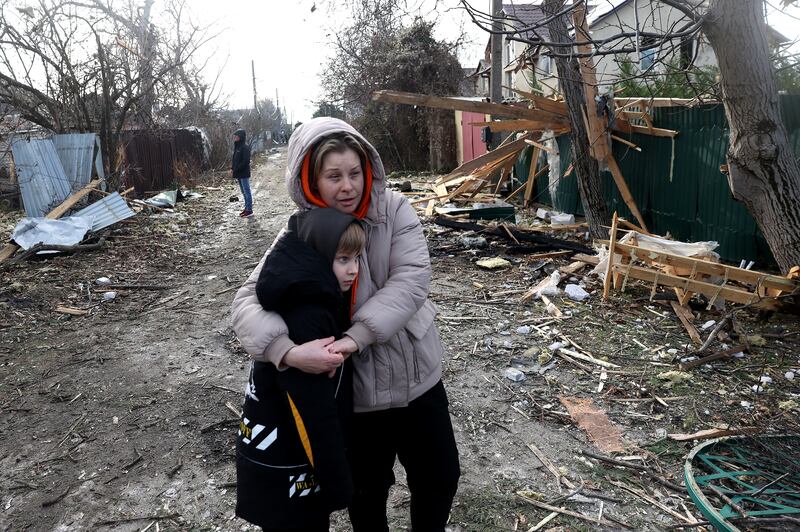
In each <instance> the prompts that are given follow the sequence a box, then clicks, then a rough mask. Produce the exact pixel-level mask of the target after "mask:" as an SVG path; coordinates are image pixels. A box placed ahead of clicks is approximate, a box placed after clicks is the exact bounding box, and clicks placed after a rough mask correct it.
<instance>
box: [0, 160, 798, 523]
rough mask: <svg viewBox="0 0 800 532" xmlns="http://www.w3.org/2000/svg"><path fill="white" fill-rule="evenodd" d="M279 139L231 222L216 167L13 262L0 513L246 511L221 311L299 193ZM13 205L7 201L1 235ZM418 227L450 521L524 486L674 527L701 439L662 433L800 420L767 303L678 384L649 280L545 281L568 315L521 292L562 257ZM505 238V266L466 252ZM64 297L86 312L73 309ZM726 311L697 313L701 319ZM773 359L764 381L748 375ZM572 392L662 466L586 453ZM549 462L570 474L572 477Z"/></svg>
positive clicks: (791, 337) (498, 518)
mask: <svg viewBox="0 0 800 532" xmlns="http://www.w3.org/2000/svg"><path fill="white" fill-rule="evenodd" d="M284 157H285V152H283V151H282V152H280V153H279V154H275V155H272V156H270V158H267V159H262V160H261V161H260V163H259V164H258V165H257V167H256V170H255V172H254V178H253V189H254V196H255V212H256V216H255V217H254V218H250V219H247V220H243V219H240V218H238V216H237V214H238V212H239V211H240V210H241V208H242V203H241V202H229V197H230V196H232V195H236V196H238V195H239V192H238V188H237V187H236V185H235V183H233V182H231V181H230V180H228V179H226V178H225V177H224V176H223V175H221V174H212V175H208V176H204V177H203V178H202V179H201V180H200V181H198V187H197V188H196V190H197V191H199V192H201V193H203V194H204V195H205V197H204V198H200V199H195V200H191V201H188V202H185V203H180V204H179V205H178V206H177V208H176V209H175V213H164V212H155V213H140V214H139V215H137V216H136V217H134V218H132V219H130V220H127V221H124V222H122V223H120V224H117V225H115V226H114V227H113V228H112V230H111V231H110V234H109V235H108V237H107V240H106V246H105V247H104V248H103V249H102V250H99V251H94V252H87V253H82V254H77V255H73V256H62V257H55V258H50V259H47V260H39V261H35V262H25V263H21V264H16V265H13V266H11V267H9V268H6V269H5V270H4V271H0V426H2V429H1V430H0V497H2V498H1V499H0V528H2V529H4V530H89V529H91V530H114V531H134V530H144V529H148V530H151V531H152V530H190V529H191V530H252V529H254V527H251V526H249V525H248V524H247V523H245V522H244V521H242V520H240V519H237V518H236V517H235V516H234V515H233V509H234V505H235V471H234V438H235V431H236V428H235V427H236V419H235V417H234V414H233V413H232V412H231V409H230V408H229V407H227V406H226V403H229V404H230V405H231V406H233V408H234V409H235V408H237V407H238V406H239V404H240V401H241V398H242V394H241V390H243V386H244V383H245V380H246V375H247V363H248V357H247V355H246V354H245V353H244V352H243V351H242V349H241V347H240V346H239V344H238V342H237V340H236V337H235V335H234V334H233V332H232V330H231V328H230V319H229V311H230V302H231V300H232V298H233V294H234V292H235V290H236V288H238V286H239V285H240V284H241V283H242V282H243V281H244V279H245V278H246V277H247V276H248V274H249V273H250V271H251V270H252V268H253V267H254V266H255V264H256V263H257V262H258V260H259V258H260V256H261V254H262V253H263V251H264V250H265V249H266V247H267V246H268V245H269V243H270V242H271V241H272V239H273V238H274V236H275V234H276V233H277V232H278V230H279V229H280V228H281V227H282V226H284V225H285V223H286V220H287V218H288V216H289V214H290V213H291V211H292V205H291V203H290V201H289V199H288V196H287V194H286V191H285V187H284V184H283V172H284ZM11 218H13V216H11V217H9V216H6V217H5V218H4V220H5V223H6V226H8V227H5V229H6V231H5V232H4V233H3V235H2V236H3V237H5V236H6V235H7V234H8V232H9V231H10V226H13V223H12V222H9V220H10V219H11ZM425 230H426V234H427V235H428V238H429V245H430V249H431V255H432V262H433V267H434V281H433V285H432V288H431V297H432V298H433V300H434V301H435V302H436V304H437V305H438V306H439V308H440V311H441V314H440V316H439V321H438V323H439V326H440V329H441V331H442V336H443V339H444V341H445V344H446V347H447V354H446V359H445V363H444V366H445V374H444V380H445V384H446V386H447V389H448V392H449V395H450V400H451V412H452V416H453V422H454V425H455V430H456V437H457V441H458V444H459V450H460V454H461V463H462V471H463V476H462V480H461V483H460V487H459V492H458V495H457V497H456V501H455V504H454V508H453V512H452V516H451V529H452V530H454V531H455V530H465V531H484V530H485V531H500V530H528V529H530V528H532V526H533V525H535V524H536V523H538V522H539V521H540V520H541V519H542V518H544V517H545V516H547V515H548V514H549V511H547V510H544V509H541V508H539V507H536V506H534V505H533V504H531V503H529V502H527V501H526V500H524V499H523V498H521V497H520V496H518V495H517V493H518V492H523V493H524V492H527V496H528V497H529V498H531V499H533V500H534V501H541V502H550V503H552V504H554V505H556V506H559V507H564V508H566V509H567V510H570V511H573V512H577V513H579V514H583V515H584V516H591V517H590V518H596V517H598V516H600V515H602V518H603V519H604V520H606V521H605V522H606V525H605V526H603V525H601V524H598V523H596V522H592V521H587V520H585V519H580V518H577V517H569V516H563V515H560V516H558V517H556V518H555V519H553V520H552V521H550V522H549V523H548V524H547V525H546V526H544V527H543V529H549V528H555V529H559V527H563V529H568V530H595V529H602V528H606V529H620V528H622V527H623V526H628V527H630V528H632V529H635V530H651V529H662V528H665V527H667V526H669V525H672V524H676V523H680V522H681V519H680V518H681V517H682V519H683V520H684V521H685V520H692V519H694V518H700V513H699V511H698V510H697V508H696V507H695V506H694V505H693V504H692V502H691V500H690V499H689V497H688V495H687V493H686V491H685V490H684V489H670V488H668V487H665V486H664V482H661V483H659V482H656V481H654V480H653V477H659V478H661V479H662V480H664V481H666V482H667V483H670V482H671V483H673V484H682V467H683V460H684V457H685V455H686V453H687V452H688V451H689V450H690V449H691V448H692V446H693V445H694V444H693V443H678V442H675V441H673V440H671V439H669V438H668V436H667V435H668V434H672V433H691V432H694V431H697V430H701V429H706V428H710V427H713V426H715V425H718V424H720V423H732V424H733V426H734V427H741V426H756V427H759V430H760V431H761V433H781V432H787V431H795V432H796V431H797V422H796V420H797V415H798V406H797V402H798V401H800V400H798V392H800V390H799V389H798V386H797V382H798V380H800V376H798V379H796V380H789V379H788V378H787V375H786V372H787V371H790V370H796V369H797V368H798V366H800V358H799V356H800V335H798V332H800V327H798V322H797V317H796V316H788V315H780V314H777V315H774V316H772V317H771V318H769V319H768V320H761V321H759V320H758V319H757V318H758V316H757V315H756V314H755V313H753V312H743V313H742V314H741V315H739V316H738V318H739V319H738V320H737V322H738V324H739V328H740V332H742V331H743V334H745V335H760V338H761V340H759V341H758V342H756V343H759V344H760V343H762V340H763V344H764V345H760V346H756V345H753V346H751V350H750V352H749V353H748V354H746V355H745V357H744V358H741V359H734V360H726V361H721V362H719V363H715V364H714V365H713V366H708V367H705V366H704V367H700V368H696V369H694V370H692V371H691V372H690V373H689V376H688V379H690V380H688V381H683V382H677V383H671V382H670V381H667V380H662V378H660V377H659V376H660V375H661V374H663V373H665V372H667V371H671V370H675V369H677V364H676V362H677V361H678V359H679V358H680V357H681V356H682V355H685V354H686V353H688V352H689V350H690V348H687V347H686V346H687V344H689V339H688V337H687V335H686V332H685V331H684V329H683V327H682V326H681V324H680V322H679V321H678V320H677V318H676V317H675V316H674V314H672V312H671V311H670V310H669V307H668V306H667V305H666V304H665V303H658V302H655V303H653V302H650V301H649V299H650V289H649V287H643V286H639V287H637V286H631V287H629V288H628V290H627V291H626V293H624V294H620V293H615V294H614V295H613V297H612V298H611V300H610V301H608V302H605V303H604V302H600V301H599V299H600V298H599V294H598V292H597V289H598V286H599V285H598V283H597V281H596V280H595V279H594V278H591V277H585V275H586V273H587V270H583V271H581V272H579V273H577V274H576V275H575V276H574V277H575V281H576V282H583V283H584V284H585V286H586V289H587V290H588V291H590V292H592V296H591V297H590V299H589V300H588V302H585V303H576V302H572V301H570V300H568V299H567V298H564V297H558V296H556V297H554V298H553V301H554V303H556V305H558V306H559V308H560V309H561V310H562V311H564V312H565V316H564V317H562V318H558V319H557V318H553V317H551V316H550V315H549V314H548V313H547V312H546V311H545V307H544V305H543V304H542V303H541V302H535V301H531V302H528V303H521V302H520V301H519V296H520V295H521V294H522V293H523V292H524V291H525V290H526V289H528V288H529V287H530V286H532V285H533V284H535V283H538V282H539V278H540V277H541V276H543V275H546V274H547V273H549V272H550V271H551V270H552V269H553V268H557V267H561V266H564V265H566V264H568V263H569V260H568V259H565V258H558V259H546V260H538V259H531V258H530V257H529V256H526V255H509V254H508V253H507V252H506V249H505V247H504V246H505V244H504V243H502V242H500V241H497V240H492V239H490V243H489V244H490V245H489V247H486V248H482V249H470V248H468V247H466V246H464V245H463V243H462V242H461V237H462V236H463V234H461V233H460V232H459V231H453V230H450V229H446V228H443V227H440V226H437V225H435V224H433V223H430V222H429V221H426V224H425ZM493 256H504V257H506V258H508V259H510V261H511V266H510V267H509V268H506V269H502V270H498V271H486V270H481V269H479V268H478V267H477V266H476V265H475V261H476V260H477V259H479V258H485V257H493ZM99 277H108V278H110V279H111V280H112V282H114V283H115V284H117V285H138V286H139V288H115V289H113V290H114V291H115V292H117V297H116V298H115V299H113V300H111V301H103V291H104V290H111V289H102V288H101V287H98V286H97V285H96V284H95V283H94V281H95V280H96V279H97V278H99ZM143 287H147V288H143ZM59 306H65V307H70V308H77V309H83V310H88V314H86V315H82V316H71V315H66V314H62V313H59V312H56V308H57V307H59ZM721 316H722V314H721V313H720V312H719V311H705V310H699V311H697V312H696V314H695V324H696V325H698V326H700V325H701V324H702V323H704V322H705V321H707V320H718V319H720V317H721ZM705 334H707V333H704V336H705ZM562 336H566V337H567V338H568V339H569V340H572V342H573V343H574V345H572V348H574V349H579V350H582V351H585V352H590V353H592V354H593V355H595V356H597V357H602V358H605V359H607V360H608V361H611V362H613V363H615V364H617V365H619V366H620V368H617V369H609V370H607V371H605V372H602V371H601V368H599V367H597V366H595V365H592V364H587V363H583V364H580V363H576V362H575V361H573V362H568V361H566V360H565V359H563V358H560V357H555V358H553V359H552V360H547V359H548V356H547V353H548V345H550V344H552V343H553V342H555V341H557V340H563V338H562ZM576 346H577V347H576ZM670 350H674V352H671V351H670ZM540 354H543V356H542V359H541V360H540ZM512 362H513V363H515V364H516V365H517V367H518V368H520V369H521V370H522V371H523V372H524V373H526V374H527V375H526V378H525V380H524V381H522V382H513V381H512V380H509V379H507V378H505V377H504V375H503V371H504V370H505V369H506V368H508V367H510V365H511V364H512ZM764 376H769V377H770V378H771V381H772V382H770V383H769V384H765V385H764V387H763V389H761V390H759V391H760V393H756V392H754V391H753V388H752V386H753V385H757V384H758V383H759V382H760V380H761V378H762V377H764ZM559 397H581V398H591V399H593V401H594V404H595V405H596V406H597V407H599V408H600V409H602V410H605V411H606V412H607V413H608V416H609V418H610V421H611V422H612V423H613V424H614V426H616V427H618V428H619V429H620V430H621V433H622V438H623V440H624V444H625V445H626V449H625V451H624V452H621V453H617V454H616V456H617V457H618V458H620V457H622V458H624V459H626V460H628V461H629V463H633V464H636V465H640V466H644V468H645V469H646V470H647V471H648V472H649V474H648V473H644V472H641V471H638V470H634V469H630V468H620V467H614V466H612V465H610V464H608V463H604V462H601V461H597V460H595V459H591V458H588V457H586V456H584V455H582V454H581V452H582V451H589V452H594V453H600V451H599V450H598V449H597V447H596V446H595V445H594V444H593V443H592V442H590V441H589V439H588V438H587V435H586V433H585V432H583V431H582V430H581V429H580V428H578V427H577V426H576V424H575V422H574V421H573V420H572V419H571V418H570V416H569V414H568V413H567V411H566V410H565V408H564V407H563V406H562V404H561V402H560V400H559ZM529 444H533V445H534V446H535V448H536V450H537V451H539V452H540V453H541V454H543V455H544V457H545V460H546V461H548V462H552V470H551V469H548V468H547V467H545V465H544V464H543V463H542V462H541V461H540V460H539V459H538V458H537V457H536V455H535V454H534V451H533V450H532V449H531V448H530V447H529ZM601 454H607V453H601ZM556 474H557V475H558V476H563V477H564V478H565V479H566V481H564V480H562V481H561V483H562V485H561V486H560V488H559V487H558V486H559V484H558V481H557V480H556ZM570 484H571V485H572V486H573V488H569V487H567V486H568V485H570ZM623 486H625V487H627V488H630V489H632V490H634V491H638V492H639V495H634V494H632V492H631V491H628V490H626V489H625V487H623ZM576 490H580V492H579V493H577V494H576V495H573V496H572V497H571V498H570V499H569V500H566V501H565V500H563V499H564V496H567V495H570V494H571V493H572V492H574V491H576ZM642 495H644V496H645V497H650V498H651V500H655V501H656V502H657V503H658V504H660V505H661V506H662V508H659V507H658V505H655V504H652V503H651V502H646V501H645V500H644V499H643V497H642ZM559 496H561V497H559ZM559 499H560V500H559ZM407 512H408V493H407V490H406V489H405V487H404V482H403V477H402V472H401V471H400V470H398V485H397V488H396V489H395V490H394V491H393V493H392V497H391V500H390V513H391V517H392V529H393V530H405V529H406V527H407V524H408V518H407ZM670 512H672V513H670ZM333 529H334V530H337V531H338V530H342V531H344V530H348V526H347V519H346V516H344V515H337V516H335V519H334V525H333Z"/></svg>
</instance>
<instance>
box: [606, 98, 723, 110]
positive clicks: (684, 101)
mask: <svg viewBox="0 0 800 532" xmlns="http://www.w3.org/2000/svg"><path fill="white" fill-rule="evenodd" d="M614 102H615V103H616V104H617V105H618V106H620V107H626V106H629V105H637V104H641V103H642V102H644V105H646V106H647V107H651V108H655V107H691V106H693V105H695V104H697V103H700V102H698V101H697V100H696V99H694V98H640V97H639V98H614ZM703 103H718V102H717V101H716V100H708V101H704V102H703Z"/></svg>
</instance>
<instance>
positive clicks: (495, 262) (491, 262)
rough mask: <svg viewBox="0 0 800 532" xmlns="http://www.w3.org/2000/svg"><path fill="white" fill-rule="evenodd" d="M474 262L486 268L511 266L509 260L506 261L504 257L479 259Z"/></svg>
mask: <svg viewBox="0 0 800 532" xmlns="http://www.w3.org/2000/svg"><path fill="white" fill-rule="evenodd" d="M475 264H476V265H477V266H479V267H481V268H485V269H487V270H497V269H499V268H507V267H508V266H511V263H510V262H509V261H507V260H506V259H502V258H500V257H494V258H491V259H483V260H479V261H477V262H476V263H475Z"/></svg>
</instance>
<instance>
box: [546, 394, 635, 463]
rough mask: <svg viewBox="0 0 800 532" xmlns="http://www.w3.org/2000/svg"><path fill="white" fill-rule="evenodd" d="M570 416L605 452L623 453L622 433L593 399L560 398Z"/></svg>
mask: <svg viewBox="0 0 800 532" xmlns="http://www.w3.org/2000/svg"><path fill="white" fill-rule="evenodd" d="M558 399H559V401H561V404H563V405H564V406H565V407H566V409H567V411H568V412H569V415H570V416H571V417H572V419H574V420H575V422H576V423H577V424H578V426H579V427H580V428H582V429H583V430H584V431H586V433H587V434H588V435H589V439H590V440H591V441H592V442H593V443H594V444H595V445H596V446H597V448H598V449H600V450H601V451H603V452H606V453H613V452H622V451H624V450H625V448H626V444H625V443H624V442H623V441H622V431H621V430H620V429H619V428H617V427H616V426H614V424H613V423H611V420H610V419H608V416H607V415H606V413H605V411H604V410H602V409H600V408H598V407H597V406H595V404H594V402H593V401H592V400H591V399H580V398H578V397H563V396H561V397H559V398H558Z"/></svg>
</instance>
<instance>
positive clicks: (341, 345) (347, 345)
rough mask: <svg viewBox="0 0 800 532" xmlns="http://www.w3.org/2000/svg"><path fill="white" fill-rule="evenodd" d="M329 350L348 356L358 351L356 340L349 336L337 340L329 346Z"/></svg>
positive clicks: (344, 356)
mask: <svg viewBox="0 0 800 532" xmlns="http://www.w3.org/2000/svg"><path fill="white" fill-rule="evenodd" d="M328 351H330V352H331V353H336V354H340V355H342V357H343V358H347V357H348V356H349V355H350V354H352V353H355V352H356V351H358V346H357V345H356V343H355V341H354V340H353V339H352V338H350V337H349V336H343V337H342V339H341V340H336V341H335V342H333V343H332V344H330V345H329V346H328Z"/></svg>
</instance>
